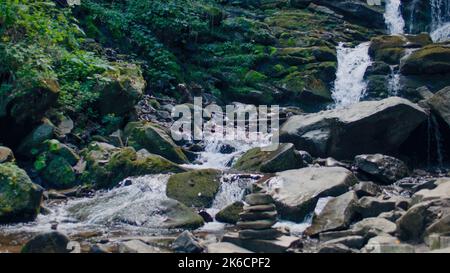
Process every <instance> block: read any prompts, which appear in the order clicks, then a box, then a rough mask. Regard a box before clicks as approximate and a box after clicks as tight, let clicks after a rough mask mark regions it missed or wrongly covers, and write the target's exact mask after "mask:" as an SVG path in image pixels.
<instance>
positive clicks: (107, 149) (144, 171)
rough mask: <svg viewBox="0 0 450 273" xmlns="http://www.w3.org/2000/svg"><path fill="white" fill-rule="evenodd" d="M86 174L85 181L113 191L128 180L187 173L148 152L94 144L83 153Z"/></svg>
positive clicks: (84, 174)
mask: <svg viewBox="0 0 450 273" xmlns="http://www.w3.org/2000/svg"><path fill="white" fill-rule="evenodd" d="M82 154H83V157H84V159H85V161H86V171H85V172H84V173H83V175H82V177H81V180H82V181H83V182H84V183H88V184H92V185H94V186H95V187H97V188H112V187H115V186H116V185H117V184H118V183H119V182H120V181H122V180H123V179H125V178H127V177H132V176H142V175H148V174H160V173H179V172H183V171H185V169H184V168H182V167H180V166H179V165H177V164H175V163H173V162H171V161H169V160H167V159H165V158H163V157H161V156H159V155H155V154H150V153H148V152H146V151H141V150H140V151H138V152H136V151H135V150H134V149H133V148H131V147H126V148H116V147H114V146H112V145H109V144H106V143H99V142H93V143H91V144H90V145H89V146H88V148H86V149H85V150H84V151H83V152H82Z"/></svg>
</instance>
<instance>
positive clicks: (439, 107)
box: [427, 86, 450, 127]
mask: <svg viewBox="0 0 450 273" xmlns="http://www.w3.org/2000/svg"><path fill="white" fill-rule="evenodd" d="M449 101H450V86H448V87H446V88H444V89H442V90H440V91H439V92H437V93H436V94H434V95H433V96H432V97H431V98H430V99H429V100H428V101H427V102H428V105H430V108H431V110H432V111H433V112H434V113H435V114H436V115H438V116H439V117H440V118H441V119H442V120H444V121H445V122H446V123H447V125H448V126H449V127H450V104H449V103H448V102H449Z"/></svg>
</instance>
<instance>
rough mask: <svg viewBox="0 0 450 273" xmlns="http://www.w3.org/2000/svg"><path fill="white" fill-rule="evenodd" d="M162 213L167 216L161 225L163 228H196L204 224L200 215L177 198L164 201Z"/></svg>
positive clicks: (161, 205) (161, 208) (161, 207)
mask: <svg viewBox="0 0 450 273" xmlns="http://www.w3.org/2000/svg"><path fill="white" fill-rule="evenodd" d="M160 213H161V215H163V216H164V217H165V221H164V223H163V224H162V225H161V226H162V227H163V228H170V229H171V228H174V229H177V228H183V229H196V228H199V227H201V226H202V225H204V221H203V218H202V217H201V216H200V215H198V214H197V213H196V212H195V211H194V210H193V209H191V208H188V207H186V206H185V205H183V204H182V203H180V202H178V201H176V200H172V199H169V200H165V201H162V202H161V204H160Z"/></svg>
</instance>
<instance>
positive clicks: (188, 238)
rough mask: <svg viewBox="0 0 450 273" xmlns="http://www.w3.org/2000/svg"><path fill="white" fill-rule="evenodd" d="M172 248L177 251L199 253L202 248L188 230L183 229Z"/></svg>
mask: <svg viewBox="0 0 450 273" xmlns="http://www.w3.org/2000/svg"><path fill="white" fill-rule="evenodd" d="M172 249H173V250H174V251H175V252H178V253H201V252H203V250H204V249H203V247H202V246H201V245H200V243H199V242H197V239H196V238H195V237H194V235H192V233H190V232H189V231H184V232H183V233H181V235H180V236H178V237H177V238H176V239H175V241H174V242H173V244H172Z"/></svg>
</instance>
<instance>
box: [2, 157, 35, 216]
mask: <svg viewBox="0 0 450 273" xmlns="http://www.w3.org/2000/svg"><path fill="white" fill-rule="evenodd" d="M42 193H43V189H42V188H41V187H40V186H38V185H37V184H34V183H33V182H32V181H31V179H30V178H29V177H28V175H27V173H26V172H25V171H24V170H22V169H20V168H19V167H17V166H16V165H14V164H13V163H3V164H0V197H1V198H0V223H15V222H26V221H33V220H34V219H35V218H36V216H37V215H38V213H39V210H40V204H41V200H42Z"/></svg>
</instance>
